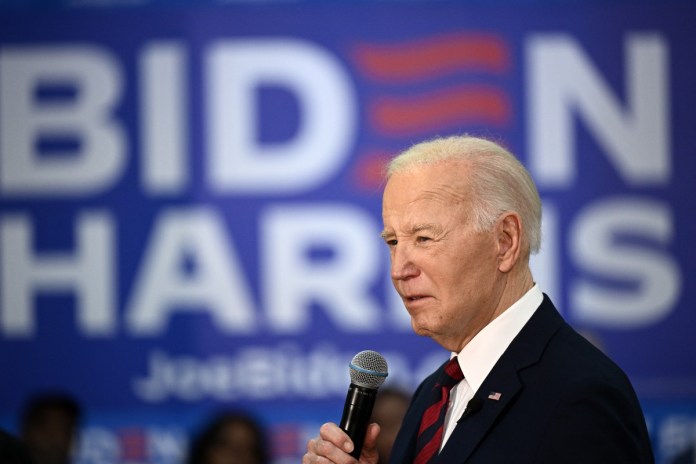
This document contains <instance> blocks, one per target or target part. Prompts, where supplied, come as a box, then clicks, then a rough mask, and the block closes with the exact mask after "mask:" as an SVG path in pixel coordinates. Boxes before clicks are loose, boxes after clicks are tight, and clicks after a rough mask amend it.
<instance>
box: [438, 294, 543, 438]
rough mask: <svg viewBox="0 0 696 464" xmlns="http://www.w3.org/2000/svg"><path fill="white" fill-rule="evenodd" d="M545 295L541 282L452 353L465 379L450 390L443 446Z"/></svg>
mask: <svg viewBox="0 0 696 464" xmlns="http://www.w3.org/2000/svg"><path fill="white" fill-rule="evenodd" d="M543 299H544V295H543V294H542V292H541V290H540V289H539V285H538V284H534V286H533V287H532V288H531V289H530V290H529V291H528V292H527V293H525V294H524V295H523V296H522V298H520V299H519V300H517V301H516V302H515V303H514V304H513V305H512V306H510V307H509V308H508V309H507V310H506V311H504V312H503V313H502V314H501V315H500V316H498V317H497V318H495V319H493V320H492V321H491V322H490V323H489V324H488V325H487V326H486V327H484V328H483V329H482V330H481V331H480V332H479V333H477V334H476V335H475V336H474V338H472V339H471V341H469V343H467V345H466V346H465V347H464V349H462V351H460V352H459V353H452V355H451V356H450V359H451V358H452V357H454V356H457V360H458V361H459V367H461V369H462V372H463V373H464V380H462V381H461V382H459V383H458V384H457V385H456V386H455V387H454V388H453V389H452V391H451V392H450V402H449V406H448V410H447V416H445V431H444V435H443V438H442V444H441V445H440V449H442V447H444V446H445V443H446V442H447V440H448V439H449V437H450V435H451V434H452V432H453V431H454V428H455V427H456V426H457V420H458V419H459V418H460V417H461V416H462V414H463V413H464V410H465V409H466V405H467V403H468V402H469V400H470V399H471V398H473V397H474V394H475V393H476V391H477V390H478V389H479V387H480V386H481V384H482V383H483V381H484V380H485V379H486V377H487V376H488V373H489V372H490V371H491V369H493V366H494V365H495V363H497V362H498V359H500V357H501V356H502V355H503V353H504V352H505V350H506V349H507V347H508V346H509V345H510V343H511V342H512V340H513V339H514V338H515V337H516V336H517V334H518V333H520V330H522V327H524V325H525V324H526V323H527V321H529V319H530V318H531V317H532V315H533V314H534V311H536V310H537V308H538V307H539V306H540V305H541V302H542V300H543Z"/></svg>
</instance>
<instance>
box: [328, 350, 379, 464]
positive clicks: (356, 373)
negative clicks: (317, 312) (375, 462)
mask: <svg viewBox="0 0 696 464" xmlns="http://www.w3.org/2000/svg"><path fill="white" fill-rule="evenodd" d="M349 367H350V370H349V372H350V387H349V388H348V396H347V397H346V402H345V405H344V406H343V417H341V424H340V427H341V429H343V431H344V432H346V433H347V434H348V436H349V437H350V439H351V440H353V444H354V445H355V449H353V451H352V452H351V453H350V455H351V456H353V457H354V458H355V459H358V458H359V457H360V452H361V451H362V445H363V441H364V440H365V433H366V432H367V425H368V424H369V422H370V416H372V408H373V407H374V405H375V398H376V397H377V389H378V388H379V387H381V386H382V384H383V383H384V380H385V379H386V378H387V375H388V372H387V361H386V360H385V359H384V357H382V355H381V354H379V353H377V352H376V351H370V350H367V351H361V352H360V353H358V354H356V355H355V356H354V357H353V360H352V361H351V362H350V364H349Z"/></svg>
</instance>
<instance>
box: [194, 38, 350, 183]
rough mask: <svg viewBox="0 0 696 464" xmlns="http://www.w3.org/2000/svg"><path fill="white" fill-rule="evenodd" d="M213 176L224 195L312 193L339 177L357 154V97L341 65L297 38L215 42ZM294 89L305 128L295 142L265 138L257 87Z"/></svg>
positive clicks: (210, 60)
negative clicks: (261, 135) (261, 131)
mask: <svg viewBox="0 0 696 464" xmlns="http://www.w3.org/2000/svg"><path fill="white" fill-rule="evenodd" d="M206 69H207V78H208V82H207V88H208V89H209V91H208V94H207V103H208V108H209V113H208V122H207V126H208V128H209V130H208V149H209V152H210V163H209V165H208V167H209V169H208V177H209V179H210V182H211V185H212V187H213V188H214V189H215V190H217V191H220V192H223V193H294V192H302V191H307V190H309V189H311V188H314V187H316V186H318V185H320V184H322V183H323V182H326V181H327V180H328V179H329V178H330V176H332V175H334V174H335V173H336V171H337V170H338V169H339V168H340V167H341V165H342V164H343V162H344V161H345V160H346V157H347V156H348V155H349V154H350V144H351V141H352V137H353V133H354V131H355V125H356V124H355V118H356V115H355V113H356V110H355V103H354V102H355V97H354V95H353V89H352V84H351V81H350V80H349V79H348V77H347V75H346V72H345V71H344V70H343V69H342V68H341V65H340V64H339V62H338V61H337V60H336V59H335V58H334V57H333V56H332V55H330V54H328V53H327V52H326V51H325V50H324V49H322V48H320V47H318V46H316V45H314V44H312V43H310V42H304V41H300V40H296V39H290V38H284V39H272V40H270V39H268V40H236V41H224V42H218V43H216V44H213V45H212V47H211V50H210V51H209V53H208V55H207V68H206ZM262 83H272V84H274V85H280V86H283V87H285V88H287V89H288V90H290V91H292V92H293V93H294V95H295V96H296V97H297V99H298V101H299V103H300V114H299V119H300V123H299V130H298V133H297V134H296V135H295V136H294V137H293V138H291V139H290V140H288V141H285V142H283V143H276V144H268V143H267V144H260V143H259V142H258V133H259V130H258V127H257V124H258V121H259V115H258V113H257V108H258V105H257V102H256V100H255V98H254V96H255V90H256V88H257V87H258V86H259V85H260V84H262Z"/></svg>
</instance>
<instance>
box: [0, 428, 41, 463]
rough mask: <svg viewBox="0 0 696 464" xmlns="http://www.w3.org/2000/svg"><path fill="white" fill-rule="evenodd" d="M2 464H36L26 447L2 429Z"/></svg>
mask: <svg viewBox="0 0 696 464" xmlns="http://www.w3.org/2000/svg"><path fill="white" fill-rule="evenodd" d="M0 464H34V460H33V459H31V455H30V454H29V449H28V448H27V447H26V445H25V444H24V443H23V442H22V441H21V440H19V439H18V438H17V437H14V436H13V435H10V434H9V433H7V432H6V431H4V430H2V429H0Z"/></svg>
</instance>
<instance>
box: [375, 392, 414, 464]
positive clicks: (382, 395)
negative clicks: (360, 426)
mask: <svg viewBox="0 0 696 464" xmlns="http://www.w3.org/2000/svg"><path fill="white" fill-rule="evenodd" d="M410 403H411V395H409V394H408V393H406V392H405V391H404V390H402V389H399V388H395V387H384V388H382V389H381V390H380V391H379V393H378V394H377V399H376V401H375V406H374V409H373V410H372V418H371V422H375V423H377V424H379V427H380V432H379V437H378V438H377V454H379V462H382V463H386V462H389V456H390V455H391V449H392V446H393V445H394V440H396V435H397V434H398V433H399V428H401V422H402V421H403V420H404V416H405V415H406V410H407V409H408V405H409V404H410Z"/></svg>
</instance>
